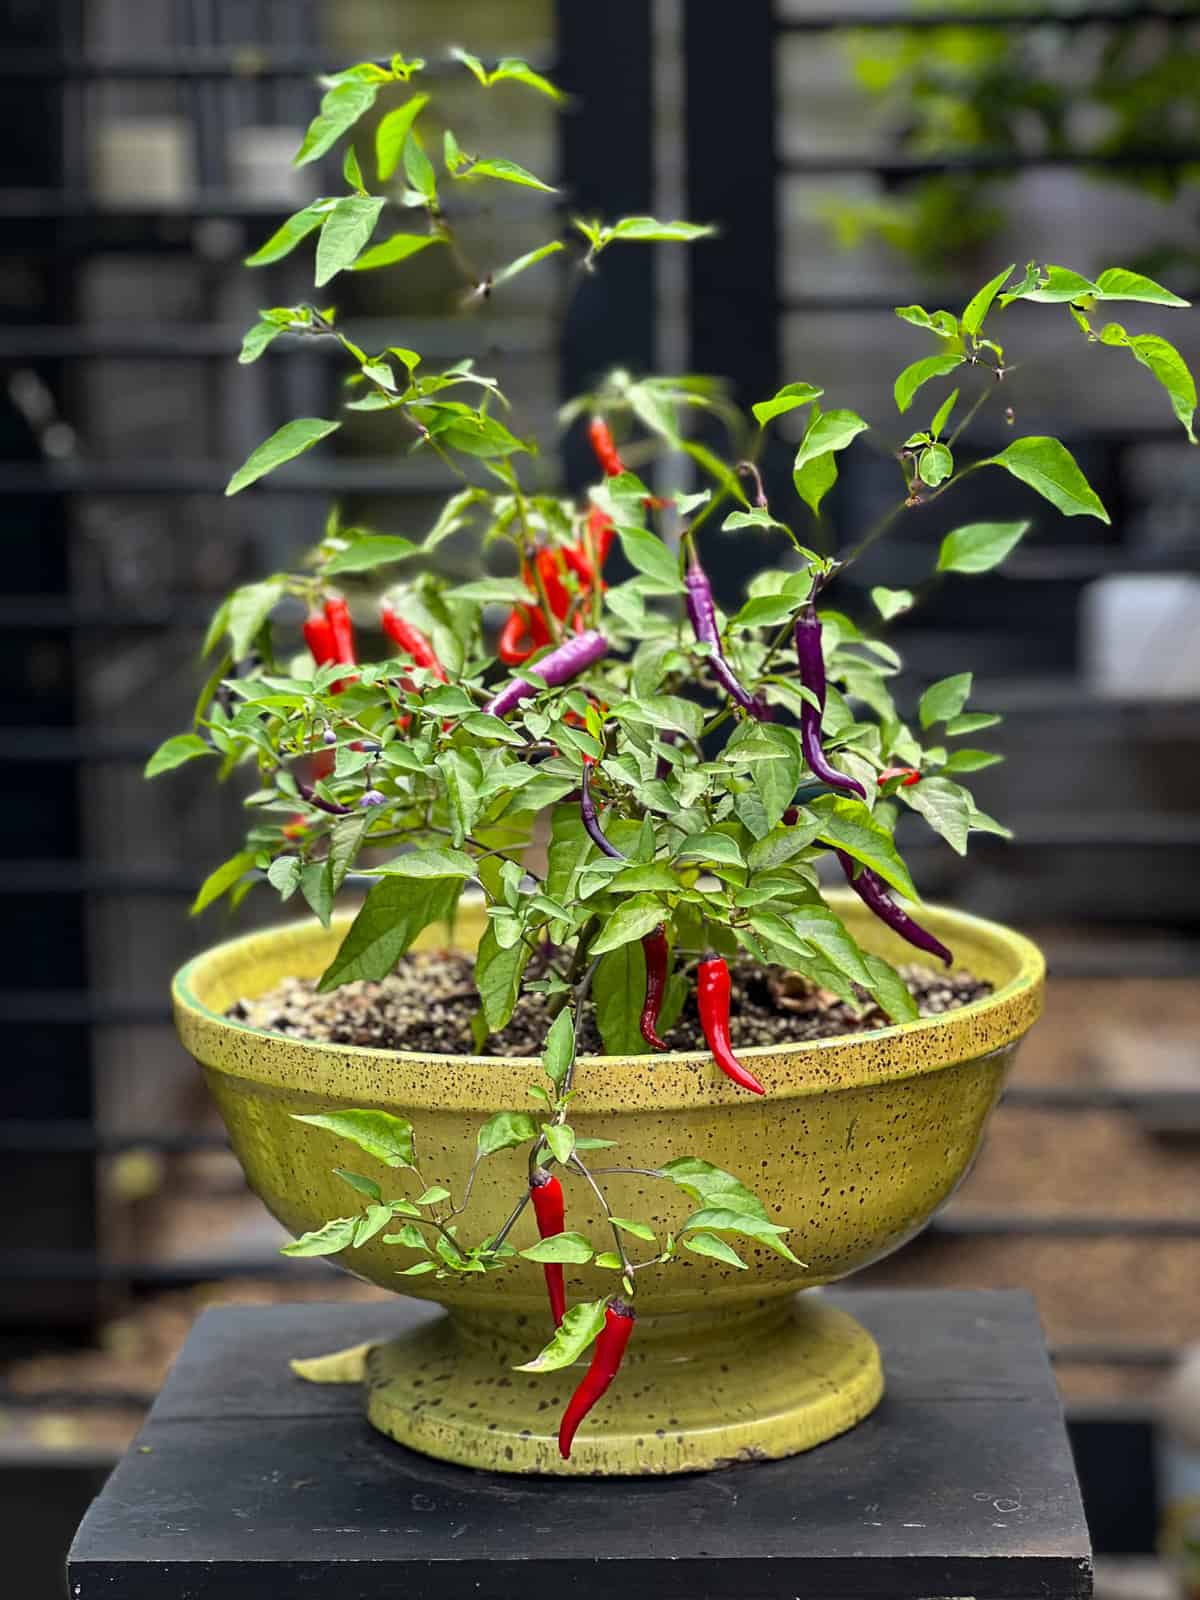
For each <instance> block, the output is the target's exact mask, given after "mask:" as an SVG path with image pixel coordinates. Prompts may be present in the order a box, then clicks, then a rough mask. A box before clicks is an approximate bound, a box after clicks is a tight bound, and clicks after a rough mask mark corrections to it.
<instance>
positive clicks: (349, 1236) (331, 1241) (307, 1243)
mask: <svg viewBox="0 0 1200 1600" xmlns="http://www.w3.org/2000/svg"><path fill="white" fill-rule="evenodd" d="M358 1224H359V1218H358V1217H334V1219H333V1220H332V1222H325V1223H322V1225H321V1226H320V1227H319V1228H314V1229H313V1230H312V1232H311V1233H302V1234H301V1235H300V1237H299V1238H298V1239H294V1240H293V1241H292V1243H291V1244H285V1245H284V1246H283V1247H282V1249H281V1250H280V1252H279V1254H280V1255H281V1256H335V1255H337V1253H338V1251H339V1250H345V1249H346V1247H347V1246H348V1245H349V1244H350V1243H351V1242H352V1241H353V1239H354V1235H355V1232H356V1230H357V1228H358Z"/></svg>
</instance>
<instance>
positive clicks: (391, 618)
mask: <svg viewBox="0 0 1200 1600" xmlns="http://www.w3.org/2000/svg"><path fill="white" fill-rule="evenodd" d="M379 616H380V621H381V622H382V623H383V631H384V632H385V633H386V634H388V635H389V637H390V638H392V639H394V640H395V641H396V643H397V644H398V645H399V646H400V648H401V650H403V651H404V652H405V654H406V655H410V656H411V657H412V658H413V661H414V662H415V663H416V665H417V666H418V667H425V668H426V669H427V670H428V671H430V672H432V673H433V675H434V677H435V678H437V679H438V681H439V682H441V683H446V682H447V681H448V680H447V678H446V669H445V667H444V666H443V665H442V663H441V662H440V661H439V660H438V658H437V653H436V651H435V650H434V648H433V646H432V645H431V644H430V642H429V640H428V639H427V638H426V637H425V635H424V634H423V633H422V632H421V630H420V628H414V627H413V625H412V623H411V622H405V620H404V618H403V617H398V616H397V615H396V613H395V612H394V611H393V610H392V608H391V606H389V605H384V606H383V607H381V609H380V613H379Z"/></svg>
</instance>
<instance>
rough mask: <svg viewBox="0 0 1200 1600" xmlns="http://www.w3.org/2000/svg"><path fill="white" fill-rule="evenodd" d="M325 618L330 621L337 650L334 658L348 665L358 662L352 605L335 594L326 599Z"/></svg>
mask: <svg viewBox="0 0 1200 1600" xmlns="http://www.w3.org/2000/svg"><path fill="white" fill-rule="evenodd" d="M325 618H326V621H327V622H328V623H329V632H330V634H331V636H332V638H333V648H334V650H335V652H336V654H335V655H334V658H333V659H334V660H335V661H344V662H346V663H347V664H348V665H349V664H352V663H353V662H356V661H357V660H358V656H357V655H356V654H355V651H354V624H353V623H352V622H351V620H350V607H349V606H348V605H347V604H346V602H345V601H344V600H343V599H342V597H341V595H333V596H331V597H330V598H329V599H328V600H326V602H325Z"/></svg>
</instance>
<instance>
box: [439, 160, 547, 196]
mask: <svg viewBox="0 0 1200 1600" xmlns="http://www.w3.org/2000/svg"><path fill="white" fill-rule="evenodd" d="M453 176H454V177H455V178H463V179H473V178H499V179H500V181H501V182H502V183H515V184H519V185H520V186H521V187H522V188H523V189H540V190H541V191H542V193H543V194H557V193H558V190H557V189H556V188H555V187H554V185H553V184H552V183H544V182H543V181H542V179H541V178H539V177H537V176H535V174H534V173H532V172H529V171H528V170H527V169H526V168H525V167H522V166H519V165H518V164H517V163H516V162H515V161H506V160H503V159H502V158H500V157H495V156H494V157H491V158H490V159H489V160H486V161H472V162H471V164H470V166H467V167H459V169H458V170H457V171H456V172H455V173H454V174H453Z"/></svg>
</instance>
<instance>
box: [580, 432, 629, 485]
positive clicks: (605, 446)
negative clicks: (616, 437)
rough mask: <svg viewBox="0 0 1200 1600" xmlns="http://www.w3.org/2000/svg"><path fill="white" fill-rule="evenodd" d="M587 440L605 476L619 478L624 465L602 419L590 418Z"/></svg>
mask: <svg viewBox="0 0 1200 1600" xmlns="http://www.w3.org/2000/svg"><path fill="white" fill-rule="evenodd" d="M588 438H589V439H590V440H591V444H592V449H593V450H594V451H595V453H596V460H597V461H598V462H599V463H600V466H601V467H602V468H603V470H604V472H605V474H606V475H607V476H608V477H610V478H616V477H619V476H620V474H621V473H622V472H624V471H625V463H624V462H623V461H622V460H621V456H620V452H619V451H618V449H617V447H616V445H615V444H614V443H613V436H612V429H611V428H610V427H609V425H608V423H607V422H605V420H604V418H603V417H593V418H592V420H591V422H590V423H589V424H588Z"/></svg>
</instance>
